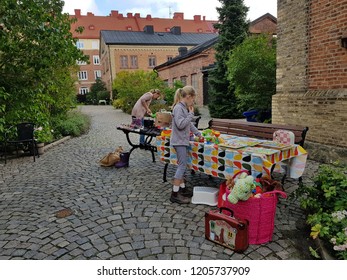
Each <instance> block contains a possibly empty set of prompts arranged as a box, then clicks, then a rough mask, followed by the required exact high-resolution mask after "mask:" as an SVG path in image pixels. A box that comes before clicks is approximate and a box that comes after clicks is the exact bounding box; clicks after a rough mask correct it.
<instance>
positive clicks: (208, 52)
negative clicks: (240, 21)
mask: <svg viewBox="0 0 347 280" xmlns="http://www.w3.org/2000/svg"><path fill="white" fill-rule="evenodd" d="M276 28H277V19H276V18H275V17H274V16H272V15H271V14H269V13H267V14H264V15H263V16H261V17H259V18H257V19H255V20H254V21H252V22H251V23H250V26H249V32H250V33H251V34H260V33H267V34H271V35H276ZM216 42H217V38H213V39H211V40H209V41H207V42H204V43H203V44H201V45H199V46H196V47H194V48H192V49H190V50H187V52H186V53H183V52H181V53H180V54H179V55H178V56H177V57H174V58H173V59H172V60H170V61H167V62H165V63H163V64H161V65H158V66H157V67H155V70H156V71H157V72H158V73H159V76H160V77H161V78H162V79H163V80H165V81H166V82H167V83H168V84H169V85H172V84H173V82H174V81H175V80H181V81H182V83H183V84H187V85H192V86H193V87H194V88H195V90H196V92H197V98H196V103H197V105H199V106H201V105H207V104H208V84H207V80H208V71H209V70H210V69H211V68H213V64H214V63H215V49H214V44H215V43H216Z"/></svg>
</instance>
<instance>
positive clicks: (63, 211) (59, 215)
mask: <svg viewBox="0 0 347 280" xmlns="http://www.w3.org/2000/svg"><path fill="white" fill-rule="evenodd" d="M72 214H73V211H72V210H71V209H70V208H65V209H61V210H59V211H58V212H56V213H55V216H56V217H57V218H65V217H68V216H71V215H72Z"/></svg>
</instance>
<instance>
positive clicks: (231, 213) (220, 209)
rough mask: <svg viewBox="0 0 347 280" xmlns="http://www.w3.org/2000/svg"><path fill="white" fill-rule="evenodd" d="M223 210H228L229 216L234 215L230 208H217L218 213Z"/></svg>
mask: <svg viewBox="0 0 347 280" xmlns="http://www.w3.org/2000/svg"><path fill="white" fill-rule="evenodd" d="M223 210H226V211H229V212H230V217H234V211H233V210H231V209H230V208H227V207H221V208H219V213H222V211H223Z"/></svg>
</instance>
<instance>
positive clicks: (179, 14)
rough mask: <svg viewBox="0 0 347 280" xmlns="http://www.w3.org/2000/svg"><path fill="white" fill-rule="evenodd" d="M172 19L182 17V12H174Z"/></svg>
mask: <svg viewBox="0 0 347 280" xmlns="http://www.w3.org/2000/svg"><path fill="white" fill-rule="evenodd" d="M173 18H174V19H184V13H177V12H176V13H174V16H173Z"/></svg>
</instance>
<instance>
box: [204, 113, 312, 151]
mask: <svg viewBox="0 0 347 280" xmlns="http://www.w3.org/2000/svg"><path fill="white" fill-rule="evenodd" d="M208 128H210V129H214V130H217V131H219V132H220V133H223V134H232V135H237V136H247V137H252V138H258V139H266V140H273V133H274V132H275V131H276V130H279V129H283V130H290V131H292V132H293V133H294V135H295V144H298V145H300V146H301V147H303V146H304V143H305V138H306V134H307V131H308V127H305V126H299V125H286V124H272V123H257V122H246V121H244V120H231V119H211V120H210V121H209V127H208Z"/></svg>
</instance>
